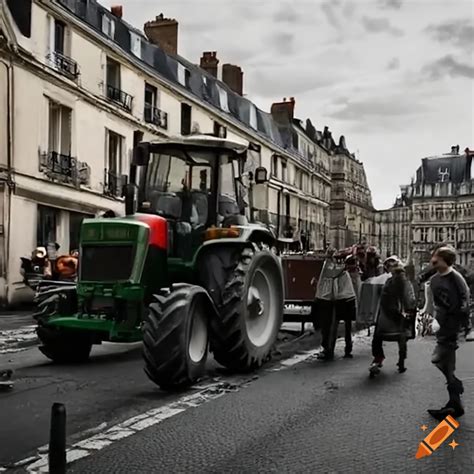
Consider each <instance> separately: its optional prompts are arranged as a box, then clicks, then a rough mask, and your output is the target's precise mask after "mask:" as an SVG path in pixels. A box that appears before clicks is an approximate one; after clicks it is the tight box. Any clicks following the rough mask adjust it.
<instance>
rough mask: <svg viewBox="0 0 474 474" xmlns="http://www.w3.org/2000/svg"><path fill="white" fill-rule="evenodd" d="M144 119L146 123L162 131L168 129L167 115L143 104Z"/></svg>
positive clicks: (149, 105)
mask: <svg viewBox="0 0 474 474" xmlns="http://www.w3.org/2000/svg"><path fill="white" fill-rule="evenodd" d="M144 117H145V122H146V123H152V124H153V125H157V126H158V127H160V128H163V129H164V130H167V129H168V114H167V113H166V112H164V111H163V110H161V109H158V108H156V107H153V106H152V105H151V104H145V110H144Z"/></svg>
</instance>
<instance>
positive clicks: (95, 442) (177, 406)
mask: <svg viewBox="0 0 474 474" xmlns="http://www.w3.org/2000/svg"><path fill="white" fill-rule="evenodd" d="M319 350H320V349H314V350H311V351H306V352H303V353H300V354H296V355H294V356H292V357H290V358H288V359H285V360H283V361H280V362H279V364H278V365H277V366H276V367H272V368H269V369H266V370H264V371H263V372H264V373H265V372H267V373H268V372H278V371H280V370H283V369H288V368H290V367H292V366H294V365H295V364H298V363H300V362H303V361H305V360H307V359H310V358H312V357H313V356H315V355H316V354H317V353H318V352H319ZM254 380H255V376H254V375H253V376H251V377H250V378H249V377H247V378H239V379H237V380H236V379H234V378H229V379H228V380H227V381H226V380H222V381H220V382H216V383H211V384H207V385H205V386H199V388H201V387H202V390H200V391H199V392H195V393H193V394H186V395H184V396H182V397H180V398H179V399H178V400H177V401H175V402H171V403H168V404H166V405H163V406H161V407H159V408H153V409H151V410H148V411H146V412H144V413H141V414H140V415H136V416H134V417H132V418H129V419H128V420H125V421H123V422H122V423H119V424H117V425H114V426H112V427H110V428H109V429H106V430H104V429H103V423H102V424H101V425H99V427H97V428H94V429H93V430H94V432H96V434H95V435H93V436H90V437H89V438H86V439H84V440H82V441H79V442H77V443H75V444H73V445H72V446H71V447H70V448H69V449H68V450H67V451H66V460H67V463H68V464H69V463H72V462H74V461H77V460H78V459H83V458H85V457H87V456H90V455H92V454H94V453H96V452H98V451H100V450H101V449H104V448H106V447H107V446H110V445H111V444H113V443H114V442H116V441H119V440H121V439H125V438H128V437H129V436H132V435H134V434H137V433H139V432H140V431H142V430H145V429H147V428H150V427H151V426H154V425H157V424H158V423H161V422H162V421H164V420H166V419H168V418H171V417H173V416H175V415H178V414H179V413H183V412H184V411H186V410H188V409H189V408H196V407H198V406H200V405H203V404H204V403H207V402H210V401H211V400H216V399H217V398H220V397H222V396H224V395H226V394H227V393H231V392H233V391H235V390H234V387H231V388H229V387H228V385H229V381H232V383H235V385H236V386H237V387H244V386H247V385H248V384H249V383H251V382H252V381H254ZM101 428H102V429H101ZM35 459H36V460H35V462H33V463H30V464H29V465H28V466H27V471H28V472H34V473H38V472H48V453H42V454H41V455H40V457H39V459H38V457H36V458H35ZM24 461H25V460H23V461H20V462H19V463H16V465H19V464H20V463H23V464H24Z"/></svg>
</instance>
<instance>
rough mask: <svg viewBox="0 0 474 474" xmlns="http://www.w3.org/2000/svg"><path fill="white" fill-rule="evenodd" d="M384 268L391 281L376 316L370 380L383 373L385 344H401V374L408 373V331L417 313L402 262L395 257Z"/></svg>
mask: <svg viewBox="0 0 474 474" xmlns="http://www.w3.org/2000/svg"><path fill="white" fill-rule="evenodd" d="M384 267H385V269H386V271H387V273H389V274H390V277H389V278H388V279H387V281H386V282H385V284H384V285H383V288H382V293H381V296H380V308H379V311H378V314H377V321H376V324H375V331H374V337H373V339H372V355H373V357H374V360H373V361H372V364H371V366H370V369H369V370H370V374H371V376H373V375H376V374H378V373H379V372H380V368H381V367H382V365H383V361H384V360H385V354H384V351H383V341H397V342H398V363H397V366H398V371H399V373H403V372H405V371H406V366H405V359H406V357H407V338H408V336H409V334H408V332H409V327H410V323H411V321H410V320H409V319H408V318H413V317H414V314H415V312H416V299H415V292H414V290H413V286H412V285H411V283H410V281H409V280H408V278H407V276H406V274H405V269H404V267H403V264H402V262H401V260H400V259H399V258H398V257H397V256H395V255H393V256H391V257H389V258H388V259H386V260H385V262H384Z"/></svg>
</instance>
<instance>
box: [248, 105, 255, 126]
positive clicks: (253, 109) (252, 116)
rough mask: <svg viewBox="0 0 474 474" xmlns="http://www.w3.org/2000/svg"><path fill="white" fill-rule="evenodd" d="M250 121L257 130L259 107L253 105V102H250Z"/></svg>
mask: <svg viewBox="0 0 474 474" xmlns="http://www.w3.org/2000/svg"><path fill="white" fill-rule="evenodd" d="M249 123H250V126H251V127H252V128H253V129H254V130H257V109H256V108H255V105H253V104H250V117H249Z"/></svg>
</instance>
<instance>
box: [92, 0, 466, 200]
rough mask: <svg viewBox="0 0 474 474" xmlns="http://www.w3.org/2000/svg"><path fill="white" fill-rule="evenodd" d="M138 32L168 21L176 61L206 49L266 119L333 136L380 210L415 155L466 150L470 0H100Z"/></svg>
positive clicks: (403, 178)
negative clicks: (290, 109)
mask: <svg viewBox="0 0 474 474" xmlns="http://www.w3.org/2000/svg"><path fill="white" fill-rule="evenodd" d="M101 2H102V3H103V4H104V5H106V6H110V5H111V4H122V5H123V7H124V18H125V19H126V20H127V21H129V22H130V23H132V24H133V25H135V26H137V27H141V26H142V25H143V24H144V22H145V21H147V20H150V19H152V18H154V16H156V15H158V14H159V13H161V12H163V14H164V15H165V16H167V17H173V18H176V19H177V20H178V21H179V45H178V50H179V53H180V54H181V55H182V56H184V57H186V58H187V59H189V60H191V61H194V62H196V63H197V62H198V61H199V57H200V56H201V53H202V51H217V52H218V57H219V58H220V60H221V64H223V63H226V62H230V63H233V64H238V65H240V66H241V67H242V68H243V70H244V89H245V94H246V95H247V97H248V98H250V99H251V100H253V101H254V102H255V103H256V104H257V105H258V106H259V107H260V108H261V109H263V110H266V111H268V110H269V109H270V105H271V103H272V102H273V101H276V100H281V99H282V98H283V97H290V96H294V97H295V99H296V115H297V116H298V118H301V119H306V118H307V117H310V118H311V120H312V121H313V123H314V124H315V125H316V126H317V128H318V129H322V128H323V127H324V126H325V125H328V126H329V127H330V129H331V130H332V131H333V134H334V135H335V136H336V137H338V136H339V135H341V134H343V135H345V137H346V142H347V145H348V147H349V149H350V150H351V151H352V152H355V153H356V154H357V157H358V158H359V159H360V160H362V161H363V162H364V164H365V168H366V171H367V175H368V179H369V185H370V187H371V189H372V194H373V199H374V204H375V206H376V207H377V208H379V209H380V208H386V207H390V206H391V204H392V203H393V201H394V198H395V196H396V195H397V194H398V191H399V185H400V184H403V183H408V182H409V181H410V178H411V176H412V175H413V174H414V172H415V170H416V168H417V167H418V165H419V163H420V159H421V158H422V157H424V156H429V155H434V154H439V153H446V152H448V151H449V150H450V147H451V145H457V144H459V145H460V147H461V149H464V148H465V147H466V146H469V147H470V148H474V61H473V56H474V0H352V1H351V0H327V1H319V0H291V1H289V0H114V1H112V0H101Z"/></svg>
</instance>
